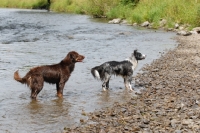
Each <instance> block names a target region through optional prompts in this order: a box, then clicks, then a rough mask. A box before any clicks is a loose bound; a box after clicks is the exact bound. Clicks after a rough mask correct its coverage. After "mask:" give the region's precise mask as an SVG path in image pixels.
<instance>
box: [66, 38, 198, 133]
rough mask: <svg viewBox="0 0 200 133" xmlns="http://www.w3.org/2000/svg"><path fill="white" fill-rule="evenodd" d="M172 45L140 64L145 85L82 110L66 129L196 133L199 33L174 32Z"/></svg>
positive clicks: (140, 81)
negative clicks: (124, 97)
mask: <svg viewBox="0 0 200 133" xmlns="http://www.w3.org/2000/svg"><path fill="white" fill-rule="evenodd" d="M176 39H177V41H178V42H179V43H180V44H179V45H178V46H177V47H176V48H175V49H173V50H170V51H168V52H167V53H166V54H164V55H162V57H161V58H160V59H157V60H155V61H153V62H152V64H150V65H147V66H145V67H144V68H143V73H141V74H138V75H136V77H135V78H136V79H137V80H136V81H137V82H136V84H137V85H139V86H144V87H145V88H146V89H145V90H143V91H142V93H141V94H138V96H136V97H133V98H132V99H131V100H130V101H129V102H127V103H125V104H118V103H116V104H115V105H113V107H111V108H106V109H102V110H101V111H97V112H93V113H89V114H86V115H87V116H88V119H87V120H83V119H81V120H80V122H81V123H82V125H81V126H79V127H69V128H65V130H64V132H66V133H68V132H69V133H130V132H134V133H135V132H138V133H158V132H159V133H162V132H163V133H165V132H173V133H188V132H192V133H199V132H200V43H199V42H200V35H191V36H177V37H176Z"/></svg>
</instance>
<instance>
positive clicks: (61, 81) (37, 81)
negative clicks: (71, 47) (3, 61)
mask: <svg viewBox="0 0 200 133" xmlns="http://www.w3.org/2000/svg"><path fill="white" fill-rule="evenodd" d="M84 58H85V57H84V56H83V55H79V54H78V53H77V52H75V51H71V52H69V53H68V54H67V56H66V57H65V58H64V59H63V60H62V61H61V62H60V63H58V64H54V65H44V66H38V67H35V68H32V69H31V70H30V71H29V72H28V73H27V74H26V75H25V76H24V77H23V78H21V77H20V76H19V74H18V71H16V72H15V73H14V79H15V80H16V81H18V82H20V83H22V84H27V85H28V86H29V87H30V89H31V98H32V99H36V97H37V95H38V93H39V92H40V91H41V90H42V88H43V85H44V81H45V82H47V83H50V84H56V89H57V96H58V97H62V95H63V88H64V86H65V83H66V82H67V80H68V79H69V77H70V74H71V73H72V71H73V70H74V67H75V63H76V62H82V60H83V59H84Z"/></svg>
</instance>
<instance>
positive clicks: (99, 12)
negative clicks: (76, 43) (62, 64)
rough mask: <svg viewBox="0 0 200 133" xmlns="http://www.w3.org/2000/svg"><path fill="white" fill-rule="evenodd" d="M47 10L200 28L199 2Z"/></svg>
mask: <svg viewBox="0 0 200 133" xmlns="http://www.w3.org/2000/svg"><path fill="white" fill-rule="evenodd" d="M138 1H139V2H138ZM46 4H47V0H1V2H0V7H9V8H10V7H11V8H12V7H14V8H37V7H38V8H41V7H45V6H46ZM50 10H53V11H56V12H70V13H79V14H88V15H92V16H95V17H102V16H106V17H107V18H108V19H113V18H122V19H127V20H128V21H129V22H130V23H138V24H140V23H142V22H144V21H149V22H151V23H153V26H154V27H159V21H160V20H161V19H166V20H167V24H166V27H169V28H170V27H173V26H174V24H175V23H179V24H189V25H190V28H191V27H197V26H200V0H51V7H50Z"/></svg>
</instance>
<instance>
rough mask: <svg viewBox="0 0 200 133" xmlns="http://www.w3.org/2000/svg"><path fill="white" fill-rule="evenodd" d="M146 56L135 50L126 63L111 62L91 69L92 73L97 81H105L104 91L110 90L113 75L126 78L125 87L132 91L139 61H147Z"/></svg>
mask: <svg viewBox="0 0 200 133" xmlns="http://www.w3.org/2000/svg"><path fill="white" fill-rule="evenodd" d="M145 57H146V55H143V54H141V53H140V52H138V51H137V50H134V52H133V53H132V55H131V57H129V58H128V59H126V60H124V61H120V62H119V61H109V62H105V63H103V64H102V65H100V66H96V67H94V68H92V69H91V73H92V75H93V76H94V78H96V79H101V81H103V84H102V89H103V91H106V89H108V88H109V80H110V78H111V76H112V75H116V76H122V77H123V78H124V85H125V87H126V88H127V89H130V90H131V91H132V90H133V89H132V86H131V81H132V75H133V71H134V69H135V68H136V67H137V64H138V60H143V59H145Z"/></svg>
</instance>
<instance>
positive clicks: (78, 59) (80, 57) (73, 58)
mask: <svg viewBox="0 0 200 133" xmlns="http://www.w3.org/2000/svg"><path fill="white" fill-rule="evenodd" d="M66 58H67V59H70V60H71V61H72V62H74V63H76V62H82V61H83V59H84V58H85V57H84V56H83V55H80V54H78V53H77V52H75V51H71V52H69V53H68V54H67V57H66Z"/></svg>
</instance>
